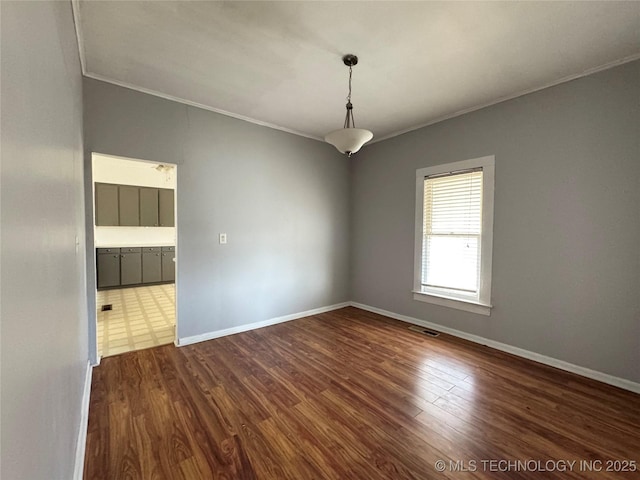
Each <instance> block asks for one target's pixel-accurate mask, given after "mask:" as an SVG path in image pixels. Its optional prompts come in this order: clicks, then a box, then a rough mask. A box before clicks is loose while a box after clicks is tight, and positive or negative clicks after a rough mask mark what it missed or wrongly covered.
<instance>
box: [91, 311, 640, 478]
mask: <svg viewBox="0 0 640 480" xmlns="http://www.w3.org/2000/svg"><path fill="white" fill-rule="evenodd" d="M407 327H408V325H406V324H404V323H401V322H398V321H395V320H391V319H388V318H385V317H382V316H379V315H376V314H372V313H368V312H365V311H362V310H358V309H356V308H345V309H341V310H337V311H334V312H331V313H326V314H322V315H316V316H313V317H308V318H304V319H300V320H295V321H292V322H288V323H283V324H279V325H275V326H272V327H268V328H263V329H260V330H254V331H251V332H246V333H241V334H237V335H233V336H229V337H224V338H220V339H216V340H212V341H209V342H204V343H200V344H197V345H192V346H187V347H182V348H175V347H174V346H172V345H168V346H163V347H156V348H152V349H149V350H143V351H137V352H130V353H126V354H123V355H120V356H117V357H111V358H106V359H104V360H103V361H102V363H101V365H100V366H99V367H97V368H95V370H94V373H93V385H92V391H91V405H90V411H89V431H88V439H87V450H86V460H85V478H86V479H100V480H105V479H138V478H139V479H174V478H175V479H189V480H199V479H213V478H216V479H242V480H245V479H247V480H248V479H278V480H280V479H292V480H307V479H366V480H374V479H420V480H423V479H431V478H434V479H443V478H491V479H493V478H505V479H516V478H535V479H543V478H545V479H546V478H576V479H579V478H597V479H606V478H639V477H640V476H639V475H638V473H637V472H635V473H633V472H629V473H619V472H617V470H621V469H624V468H626V469H628V470H632V469H633V467H632V466H631V465H632V464H631V463H626V464H625V463H624V462H625V461H634V462H640V395H636V394H633V393H630V392H626V391H623V390H620V389H617V388H614V387H609V386H607V385H604V384H601V383H598V382H595V381H591V380H588V379H585V378H582V377H579V376H576V375H573V374H569V373H565V372H562V371H560V370H556V369H553V368H551V367H547V366H544V365H540V364H537V363H534V362H530V361H528V360H524V359H520V358H518V357H514V356H511V355H508V354H505V353H502V352H498V351H496V350H492V349H489V348H487V347H482V346H479V345H476V344H473V343H470V342H466V341H464V340H460V339H456V338H454V337H450V336H447V335H440V337H438V338H429V337H426V336H423V335H421V334H419V333H415V332H412V331H409V330H408V329H407ZM438 460H444V461H445V464H444V466H445V469H444V471H442V472H439V471H437V469H436V467H437V466H440V465H441V464H437V463H436V462H437V461H438ZM516 460H520V461H522V462H521V463H520V464H516V463H513V462H514V461H516ZM450 461H451V463H450ZM506 461H511V462H512V463H511V464H507V463H505V462H506ZM556 461H566V462H570V461H576V463H575V464H573V465H572V466H571V467H570V464H569V463H557V462H556ZM456 462H458V463H456ZM534 462H535V463H534ZM580 462H587V463H586V464H585V463H582V464H581V463H580ZM600 462H601V463H600ZM615 462H620V463H615ZM563 465H564V467H563ZM587 465H589V466H591V468H592V470H594V471H591V472H589V471H587V470H586V467H587ZM625 466H626V467H625ZM456 468H457V469H458V470H461V469H467V470H475V471H469V472H466V473H462V472H460V471H455V470H456ZM563 468H564V469H566V471H550V470H552V469H563ZM542 469H544V470H545V471H541V470H542ZM607 469H609V470H612V471H606V470H607ZM501 470H509V471H501ZM525 470H528V471H525ZM531 470H534V471H531ZM535 470H537V471H535ZM571 470H572V471H571Z"/></svg>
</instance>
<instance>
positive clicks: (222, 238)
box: [220, 233, 227, 245]
mask: <svg viewBox="0 0 640 480" xmlns="http://www.w3.org/2000/svg"><path fill="white" fill-rule="evenodd" d="M225 243H227V234H226V233H221V234H220V245H224V244H225Z"/></svg>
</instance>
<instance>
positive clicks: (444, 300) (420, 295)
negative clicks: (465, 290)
mask: <svg viewBox="0 0 640 480" xmlns="http://www.w3.org/2000/svg"><path fill="white" fill-rule="evenodd" d="M413 299H414V300H418V301H420V302H426V303H433V304H435V305H440V306H442V307H449V308H455V309H457V310H464V311H465V312H471V313H478V314H480V315H486V316H490V315H491V308H493V307H492V306H491V305H486V304H483V303H477V302H472V301H470V300H461V299H459V298H451V297H445V296H439V295H433V294H431V293H424V292H417V291H415V290H414V291H413Z"/></svg>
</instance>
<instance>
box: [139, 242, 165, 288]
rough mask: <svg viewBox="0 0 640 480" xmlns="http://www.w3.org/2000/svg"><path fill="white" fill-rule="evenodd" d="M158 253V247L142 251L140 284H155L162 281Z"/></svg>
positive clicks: (160, 261)
mask: <svg viewBox="0 0 640 480" xmlns="http://www.w3.org/2000/svg"><path fill="white" fill-rule="evenodd" d="M160 252H161V250H160V247H144V248H143V249H142V283H157V282H161V281H162V280H163V278H162V257H161V253H160Z"/></svg>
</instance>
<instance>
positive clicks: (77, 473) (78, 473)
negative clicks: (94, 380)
mask: <svg viewBox="0 0 640 480" xmlns="http://www.w3.org/2000/svg"><path fill="white" fill-rule="evenodd" d="M92 373H93V366H92V365H91V362H87V370H86V372H85V376H84V389H83V391H82V404H81V405H80V427H79V428H78V441H77V443H76V460H75V462H76V463H75V467H74V469H73V479H74V480H82V477H83V475H84V454H85V450H86V448H87V427H88V425H89V399H90V398H91V376H92Z"/></svg>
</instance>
